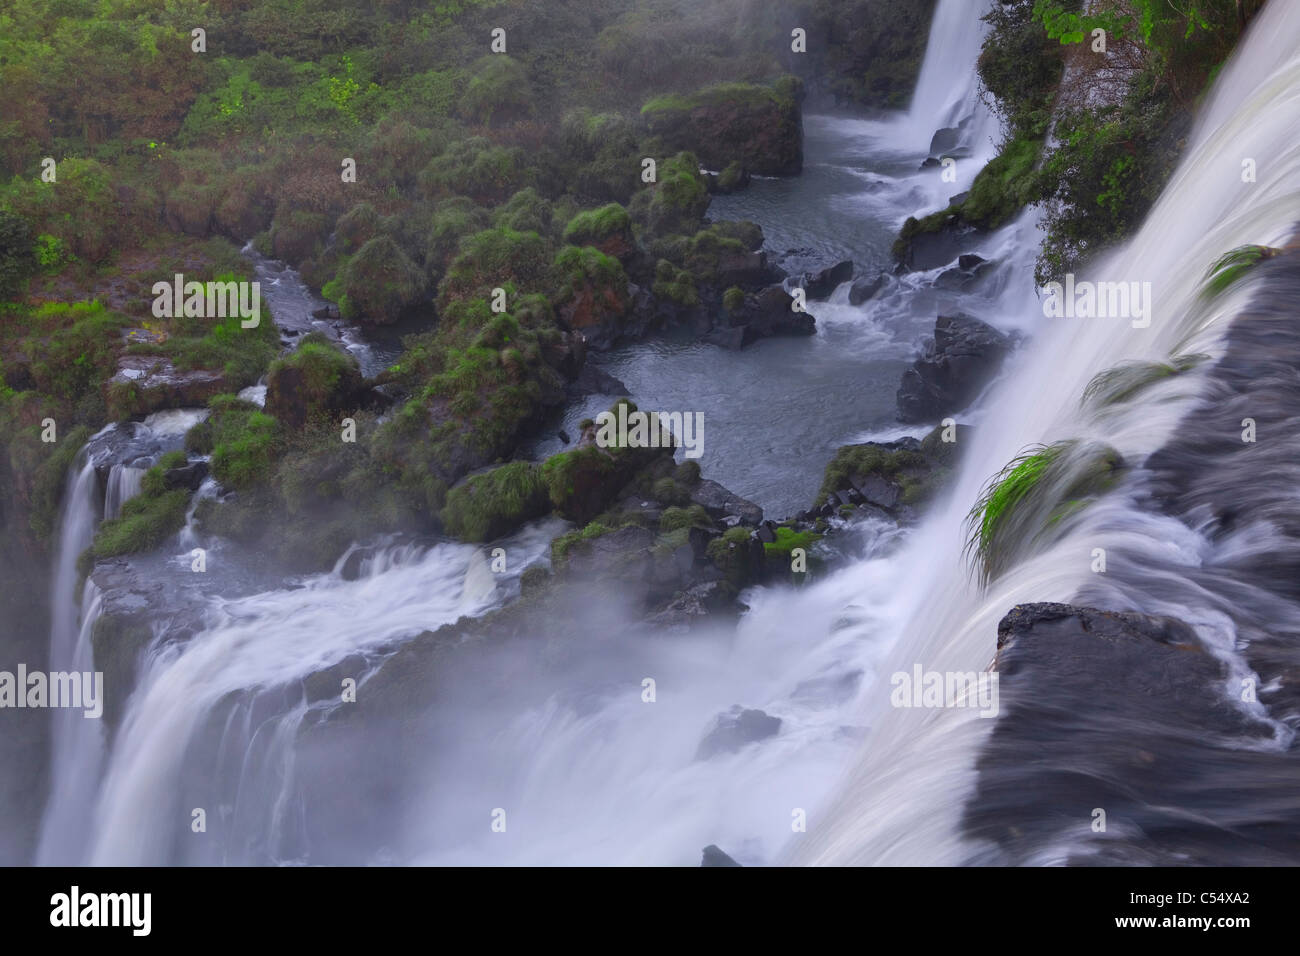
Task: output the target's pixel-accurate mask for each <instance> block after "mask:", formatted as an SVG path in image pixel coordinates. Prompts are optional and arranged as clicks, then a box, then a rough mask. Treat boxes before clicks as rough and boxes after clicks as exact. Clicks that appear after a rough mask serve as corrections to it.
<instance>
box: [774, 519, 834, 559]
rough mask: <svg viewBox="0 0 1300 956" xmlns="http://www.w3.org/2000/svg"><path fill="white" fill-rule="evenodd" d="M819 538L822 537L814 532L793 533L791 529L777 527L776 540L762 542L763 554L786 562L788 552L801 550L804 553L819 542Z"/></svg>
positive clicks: (783, 526)
mask: <svg viewBox="0 0 1300 956" xmlns="http://www.w3.org/2000/svg"><path fill="white" fill-rule="evenodd" d="M821 538H822V536H821V535H820V534H817V533H816V532H814V531H795V530H794V529H793V528H788V527H786V526H785V525H779V526H778V527H777V529H776V540H775V541H764V542H763V553H764V555H766V556H767V557H768V558H778V559H781V560H783V561H788V560H789V558H790V552H791V551H793V550H794V549H795V548H803V549H804V552H805V553H806V552H807V551H808V549H809V548H811V547H812V546H813V543H814V542H817V541H820V540H821Z"/></svg>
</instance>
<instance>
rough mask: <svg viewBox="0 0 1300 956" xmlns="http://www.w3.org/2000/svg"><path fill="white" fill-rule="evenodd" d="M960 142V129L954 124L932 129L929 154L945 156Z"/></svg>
mask: <svg viewBox="0 0 1300 956" xmlns="http://www.w3.org/2000/svg"><path fill="white" fill-rule="evenodd" d="M960 143H961V130H960V129H959V128H957V127H956V126H946V127H944V128H943V129H938V130H935V131H934V135H933V136H932V137H930V155H931V156H945V155H948V153H949V151H951V150H954V149H956V148H957V146H958V145H959V144H960Z"/></svg>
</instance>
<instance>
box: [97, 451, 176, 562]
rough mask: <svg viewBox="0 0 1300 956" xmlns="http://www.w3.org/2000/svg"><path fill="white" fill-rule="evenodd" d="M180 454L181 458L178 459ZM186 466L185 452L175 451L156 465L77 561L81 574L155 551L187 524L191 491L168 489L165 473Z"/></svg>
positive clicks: (100, 527) (101, 528)
mask: <svg viewBox="0 0 1300 956" xmlns="http://www.w3.org/2000/svg"><path fill="white" fill-rule="evenodd" d="M177 455H179V459H178V458H177V457H176V456H177ZM178 462H179V463H180V464H184V462H185V454H184V452H174V453H171V454H170V455H169V456H167V457H165V458H164V459H163V460H162V461H160V462H159V463H158V464H156V465H154V466H153V467H152V468H150V469H149V470H148V471H147V472H145V475H144V478H143V479H142V480H141V493H140V494H139V495H137V496H136V497H134V498H131V499H129V500H128V501H126V502H125V503H124V504H123V505H122V513H121V515H120V516H118V517H116V518H110V519H109V520H107V521H105V522H104V523H103V524H101V525H100V526H99V528H98V529H97V530H96V531H95V539H94V541H93V542H92V544H91V546H90V547H89V548H87V549H86V551H85V552H83V553H82V554H81V556H80V557H79V558H78V561H77V564H78V567H79V568H80V570H81V572H82V574H86V573H88V572H89V570H90V567H91V565H92V564H93V563H94V562H95V561H96V560H99V559H102V558H111V557H116V556H118V555H123V554H133V553H136V552H141V551H152V550H153V549H154V548H156V547H158V546H159V545H161V544H162V543H163V542H164V541H166V540H167V539H168V538H170V537H171V536H172V535H174V534H176V533H177V532H178V531H180V529H181V528H182V527H183V526H184V525H185V514H186V511H187V510H188V509H189V501H190V492H189V491H187V490H185V489H183V488H177V489H174V490H171V491H168V490H167V487H166V482H165V480H164V477H163V475H164V472H166V471H167V470H168V469H169V468H174V467H177V463H178Z"/></svg>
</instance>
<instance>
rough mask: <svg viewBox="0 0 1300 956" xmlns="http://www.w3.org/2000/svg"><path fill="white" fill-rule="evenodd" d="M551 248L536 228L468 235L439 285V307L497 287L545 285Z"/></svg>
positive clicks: (548, 271)
mask: <svg viewBox="0 0 1300 956" xmlns="http://www.w3.org/2000/svg"><path fill="white" fill-rule="evenodd" d="M551 248H553V247H550V246H549V245H548V243H547V241H546V240H545V239H543V238H542V237H541V236H540V235H538V234H537V233H535V232H516V231H515V230H513V229H509V228H505V227H502V228H498V229H485V230H483V231H481V232H477V233H474V234H473V235H471V236H467V237H466V238H465V239H464V240H462V241H461V244H460V252H459V253H458V254H457V255H456V257H455V258H454V259H453V260H452V262H451V265H450V266H448V268H447V273H446V275H445V276H444V277H443V280H442V282H441V283H440V284H439V286H438V305H439V307H440V308H443V309H445V308H446V307H447V306H448V305H449V304H450V302H451V300H452V299H468V298H471V297H474V296H482V295H486V294H487V293H488V292H489V291H490V290H491V289H493V288H497V287H506V286H514V287H515V288H517V289H530V290H531V289H536V288H538V287H546V286H547V285H549V283H550V272H551V255H550V249H551Z"/></svg>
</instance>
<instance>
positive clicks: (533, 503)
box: [441, 461, 551, 541]
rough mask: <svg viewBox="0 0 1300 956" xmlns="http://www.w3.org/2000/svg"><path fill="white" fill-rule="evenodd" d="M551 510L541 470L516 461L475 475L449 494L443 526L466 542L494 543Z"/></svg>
mask: <svg viewBox="0 0 1300 956" xmlns="http://www.w3.org/2000/svg"><path fill="white" fill-rule="evenodd" d="M550 510H551V502H550V497H549V496H548V494H547V491H546V486H545V484H544V482H543V481H542V475H541V468H540V467H539V466H538V465H535V464H533V463H531V462H524V461H516V462H511V463H510V464H508V465H502V466H501V467H500V468H494V469H493V470H492V471H489V472H486V473H485V474H481V475H474V476H472V477H470V478H467V479H466V480H465V481H464V482H462V483H461V484H459V485H456V486H455V487H454V488H452V489H451V490H450V491H449V492H447V503H446V505H444V506H443V509H442V516H441V517H442V523H443V526H444V527H445V528H446V530H447V533H448V534H452V535H455V536H456V537H458V538H460V539H461V540H463V541H490V540H492V539H494V538H499V537H501V536H502V535H505V534H509V533H510V532H511V531H514V530H515V529H516V528H518V527H519V526H520V525H521V524H523V523H524V522H526V521H531V520H532V519H534V518H540V517H541V516H543V515H545V514H546V513H547V512H549V511H550Z"/></svg>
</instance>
